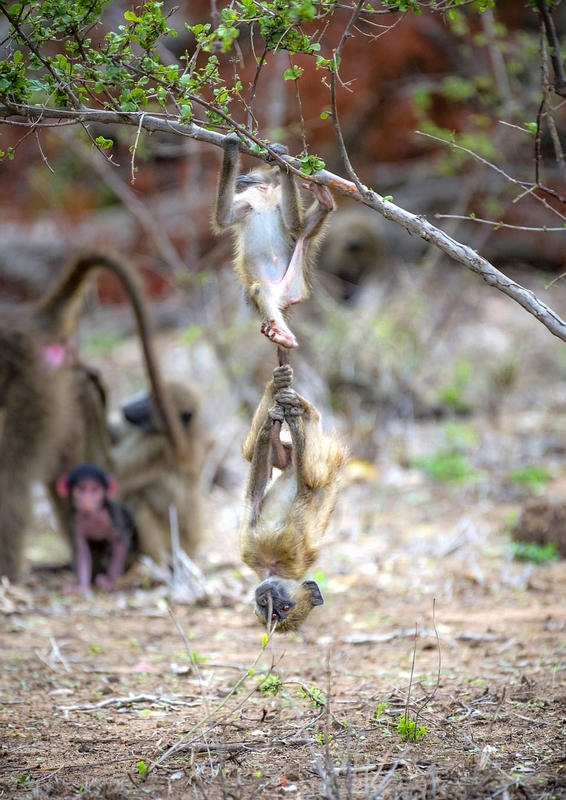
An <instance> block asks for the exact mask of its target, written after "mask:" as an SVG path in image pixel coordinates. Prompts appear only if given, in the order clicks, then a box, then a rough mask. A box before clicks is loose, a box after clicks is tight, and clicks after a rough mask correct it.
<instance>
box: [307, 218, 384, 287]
mask: <svg viewBox="0 0 566 800" xmlns="http://www.w3.org/2000/svg"><path fill="white" fill-rule="evenodd" d="M380 222H381V220H380V218H379V215H378V214H377V212H371V211H369V210H366V209H358V208H354V209H349V210H339V211H337V212H336V214H334V216H333V217H332V225H331V226H330V227H329V229H328V233H327V235H326V236H325V238H324V241H323V243H322V246H321V248H320V250H319V252H318V254H317V258H316V263H317V268H318V272H319V273H326V274H327V275H330V276H332V278H334V279H335V281H333V282H335V283H336V291H333V288H334V287H333V286H332V285H330V286H329V289H330V291H331V292H332V293H333V294H338V295H339V297H340V298H341V299H343V300H349V299H350V298H351V297H353V295H354V294H355V293H356V292H357V290H358V288H359V287H360V285H361V284H362V283H363V282H364V280H366V279H367V278H369V277H371V276H376V275H380V271H383V276H384V275H385V265H384V249H385V248H384V241H383V234H382V232H381V227H380ZM323 282H324V283H326V282H325V281H324V279H323ZM328 283H329V284H330V281H328Z"/></svg>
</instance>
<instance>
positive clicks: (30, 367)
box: [0, 253, 188, 580]
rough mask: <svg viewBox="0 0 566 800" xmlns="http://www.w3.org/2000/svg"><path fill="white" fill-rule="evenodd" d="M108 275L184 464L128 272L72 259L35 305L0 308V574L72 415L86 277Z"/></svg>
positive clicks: (13, 559) (6, 571) (106, 259)
mask: <svg viewBox="0 0 566 800" xmlns="http://www.w3.org/2000/svg"><path fill="white" fill-rule="evenodd" d="M99 267H105V268H106V269H108V270H110V271H111V272H112V273H113V274H114V275H115V276H116V277H117V278H118V279H119V280H120V282H121V284H122V285H123V286H124V288H125V290H126V293H127V295H128V297H129V300H130V302H131V304H132V307H133V310H134V314H135V317H136V321H137V325H138V330H139V333H140V338H141V342H142V348H143V352H144V357H145V363H146V368H147V372H148V376H149V380H150V383H151V386H152V396H153V399H154V402H155V405H156V408H157V409H158V412H159V414H160V416H161V418H162V420H163V425H164V427H165V429H166V431H167V434H168V436H170V439H171V441H172V442H173V443H174V444H173V446H174V448H175V452H176V453H177V454H178V456H179V458H180V460H182V461H183V462H184V463H187V461H188V456H187V453H186V449H185V445H184V439H183V437H182V432H181V429H180V423H179V420H178V418H177V417H176V415H175V414H174V413H172V410H171V403H170V400H169V397H168V395H167V393H166V391H165V390H164V389H163V381H162V379H161V375H160V371H159V367H158V364H157V360H156V357H155V354H154V352H153V343H152V333H151V328H150V324H149V317H148V313H147V310H146V308H145V303H144V300H143V292H142V290H141V289H140V288H139V286H138V282H137V280H136V276H135V271H134V269H133V268H132V267H129V266H128V265H127V264H125V263H124V262H123V261H122V259H121V258H118V257H116V256H113V255H109V254H101V253H88V254H85V255H82V256H80V257H79V258H77V259H76V261H75V262H74V263H73V264H72V265H71V266H70V267H69V269H68V270H67V271H66V272H64V273H63V275H62V277H61V278H60V280H59V281H58V282H57V284H56V285H55V286H54V288H53V289H52V290H51V291H49V292H48V293H47V294H46V295H45V296H44V297H43V298H42V299H40V300H39V302H38V303H36V304H34V305H32V306H30V307H27V308H21V307H18V308H11V307H8V308H3V309H2V313H1V315H0V445H1V447H0V452H1V458H0V575H7V576H8V577H9V578H10V580H16V579H17V578H18V576H19V573H20V570H21V563H22V552H23V534H24V532H25V530H26V527H27V525H28V522H29V517H30V512H31V486H32V484H33V482H34V481H36V480H41V481H43V482H48V483H53V481H54V478H55V476H57V475H58V474H60V472H61V471H62V470H61V467H62V464H61V453H62V451H63V450H64V448H65V446H66V445H67V444H68V441H69V435H70V432H71V431H72V427H73V425H72V420H73V419H74V418H75V417H76V416H77V415H79V414H80V413H81V412H80V409H79V407H78V404H77V394H76V373H75V369H76V359H75V356H74V353H73V348H72V346H71V345H70V343H69V337H70V336H71V334H72V333H73V331H74V330H75V328H76V325H77V321H78V313H79V307H80V300H81V297H82V294H83V291H84V289H85V287H86V285H87V283H88V278H89V276H90V274H91V273H92V272H93V271H94V270H95V269H97V268H99Z"/></svg>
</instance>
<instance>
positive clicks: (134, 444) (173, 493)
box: [113, 382, 207, 563]
mask: <svg viewBox="0 0 566 800" xmlns="http://www.w3.org/2000/svg"><path fill="white" fill-rule="evenodd" d="M166 388H167V391H168V393H169V396H170V397H171V401H172V405H173V407H174V409H175V412H176V414H177V416H178V418H179V419H182V418H183V416H185V418H187V416H190V421H189V422H188V424H187V425H186V427H183V436H184V439H185V447H186V451H187V454H188V464H187V466H185V467H182V466H181V465H180V464H179V461H178V459H177V457H176V455H175V453H174V451H173V449H172V447H171V444H170V442H169V440H168V439H167V436H166V435H165V433H164V432H163V430H162V429H160V428H159V426H158V425H156V426H155V428H154V429H153V430H151V431H149V432H145V431H143V430H141V429H140V428H139V427H134V426H133V425H131V424H127V425H125V426H123V428H122V432H121V437H120V439H119V441H118V444H117V446H116V447H115V448H114V450H113V457H114V462H115V474H116V477H117V479H118V495H119V498H120V500H121V501H122V502H123V503H125V505H127V506H128V507H129V508H130V509H131V510H132V511H133V512H134V514H135V517H136V521H137V524H138V543H139V549H140V552H141V553H143V554H144V555H148V556H150V557H151V558H152V559H153V560H154V561H156V562H157V563H159V562H160V561H161V560H162V558H163V556H164V555H165V554H168V553H170V552H171V526H170V520H169V507H170V506H174V507H175V508H176V510H177V519H178V525H179V539H180V545H181V548H182V549H183V550H184V551H185V552H186V553H187V555H189V556H191V557H193V556H194V555H195V553H196V551H197V549H198V546H199V544H200V542H201V539H202V487H201V473H202V468H203V465H204V459H205V455H206V449H207V445H206V440H205V437H204V433H203V430H202V422H201V398H200V395H199V393H198V392H197V391H196V389H195V388H193V387H192V386H188V385H186V384H182V383H174V382H168V383H167V384H166Z"/></svg>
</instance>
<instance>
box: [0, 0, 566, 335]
mask: <svg viewBox="0 0 566 800" xmlns="http://www.w3.org/2000/svg"><path fill="white" fill-rule="evenodd" d="M107 5H108V0H74V2H67V0H43V2H40V1H39V0H31V2H26V0H22V1H21V2H16V3H13V4H12V5H11V6H10V8H9V9H8V8H7V6H6V5H5V4H0V14H2V15H3V16H4V17H5V18H6V20H7V21H8V23H9V34H8V39H9V41H8V45H7V47H8V49H9V55H8V57H7V58H6V59H5V60H3V61H0V124H7V125H13V126H22V127H23V128H25V129H27V130H28V131H29V130H31V131H34V132H35V131H37V130H39V129H40V128H41V127H43V126H45V125H49V124H54V123H55V124H67V125H80V126H83V127H85V128H87V127H88V126H89V125H92V124H93V123H97V124H103V125H111V124H112V125H122V126H134V127H135V128H136V129H137V131H138V135H139V132H140V131H142V130H143V131H147V132H149V133H152V132H156V131H161V132H165V133H170V134H171V133H173V134H176V135H179V136H185V137H189V138H192V139H195V140H198V141H201V142H206V143H208V144H212V145H214V146H217V147H218V146H221V145H222V141H223V138H224V137H223V134H224V132H225V131H226V130H237V131H238V132H239V134H240V135H241V139H242V142H243V143H244V142H245V144H242V150H243V151H244V152H248V153H251V154H253V155H255V156H257V157H258V158H261V159H264V160H266V159H267V158H268V157H269V158H270V159H271V160H272V161H275V162H277V163H279V164H280V165H281V166H285V168H286V169H289V170H291V171H292V172H294V173H295V174H297V175H298V176H300V177H301V178H302V179H303V180H310V181H314V182H316V183H320V184H323V185H326V186H328V187H329V188H331V189H332V190H333V191H335V192H336V193H338V194H341V195H344V196H347V197H349V198H351V199H353V200H355V201H357V202H361V203H364V204H365V205H367V206H368V207H370V208H372V209H374V210H376V211H377V212H378V213H380V214H381V215H382V216H383V217H384V218H386V219H388V220H391V221H393V222H395V223H397V224H399V225H401V226H402V227H404V228H405V229H406V230H407V231H408V232H409V233H411V234H413V235H416V236H419V237H420V238H422V239H423V240H424V241H426V242H429V243H430V244H432V245H434V246H435V247H437V248H438V249H439V250H441V251H443V252H444V253H446V254H447V255H448V256H450V257H451V258H452V259H454V260H455V261H457V262H459V263H461V264H463V265H464V266H466V267H467V268H468V269H470V270H472V271H473V272H475V273H476V274H477V275H479V276H480V277H481V278H482V279H483V280H485V281H486V282H487V283H488V284H489V285H491V286H494V287H495V288H497V289H498V290H499V291H501V292H503V293H505V294H507V295H508V296H509V297H511V298H513V299H514V300H515V301H516V302H517V303H519V304H520V305H521V306H522V307H523V308H524V309H525V310H527V311H528V312H529V313H530V314H533V315H534V316H535V317H536V318H537V319H539V320H540V321H541V322H542V323H543V324H544V325H545V326H546V327H547V328H548V329H549V330H550V331H551V332H552V333H553V334H554V335H555V336H558V337H559V338H561V339H563V340H564V341H566V323H565V322H564V321H563V320H562V319H561V318H560V317H559V316H558V315H557V314H556V313H555V312H554V311H552V309H550V308H549V307H548V306H546V305H545V304H544V303H543V302H542V301H541V300H539V299H538V298H537V297H535V296H534V295H533V294H532V293H531V292H530V291H528V290H526V289H525V288H524V287H522V286H521V285H520V284H518V283H516V282H515V281H512V280H511V279H509V278H507V277H506V276H505V275H503V274H502V273H501V272H499V270H497V269H496V268H495V267H494V266H493V265H492V264H490V263H489V262H488V261H487V260H486V259H484V258H482V257H481V256H480V255H478V254H477V253H476V252H475V251H474V250H472V249H471V248H470V247H467V246H466V245H463V244H461V243H459V242H458V241H456V240H455V239H453V238H452V237H450V236H449V235H448V234H446V233H445V232H443V231H442V230H440V229H438V228H436V227H435V226H434V225H433V224H431V223H430V222H429V221H428V220H426V219H425V218H423V217H421V216H417V215H415V214H412V213H410V212H407V211H405V210H404V209H403V208H401V207H399V206H397V205H395V204H394V203H393V202H391V201H390V200H389V199H388V198H386V197H383V196H382V195H380V194H378V193H377V192H376V191H374V190H373V189H372V188H370V187H368V186H366V185H365V184H364V183H363V182H362V181H361V180H360V179H359V178H358V176H357V174H356V172H355V171H354V168H353V166H352V164H351V162H350V158H349V155H348V153H347V151H346V146H345V142H344V138H343V136H342V130H341V126H340V120H339V115H338V102H337V96H336V95H337V87H338V85H339V82H340V85H342V86H344V84H343V83H342V82H341V79H340V63H341V58H342V53H343V51H344V49H345V46H346V44H347V41H348V39H349V38H350V36H351V35H352V32H353V31H354V30H355V29H357V28H356V26H357V25H358V22H359V21H361V20H362V19H365V20H366V21H368V20H370V19H371V18H372V17H374V15H375V14H377V13H383V12H387V13H389V14H402V13H406V12H409V11H412V12H414V13H419V12H420V10H421V7H426V6H428V5H429V4H428V3H424V2H423V3H418V2H416V0H400V1H399V2H396V3H393V2H389V1H386V0H382V2H381V3H380V4H379V7H378V4H377V3H362V2H361V0H352V2H348V3H343V4H340V3H336V2H335V0H318V2H314V0H290V1H289V0H272V1H271V2H260V0H237V2H236V0H232V2H231V3H230V4H229V5H228V6H226V7H225V8H223V9H222V10H221V11H220V13H217V14H215V16H214V23H215V27H213V26H212V24H210V23H206V24H198V25H193V26H189V25H187V28H188V29H189V31H190V33H191V34H192V36H193V37H194V41H195V47H194V51H193V53H192V55H189V54H188V53H185V54H184V55H183V56H181V57H180V59H179V61H178V63H169V61H170V60H168V63H164V62H163V61H162V59H161V56H160V52H161V51H160V50H159V47H158V43H159V42H160V40H161V39H162V38H163V37H164V36H166V35H168V36H175V35H176V32H175V31H174V29H172V28H171V27H169V25H168V23H167V18H166V17H165V16H164V14H163V10H162V3H161V2H157V1H156V0H146V2H144V3H143V4H142V5H141V6H140V7H139V8H137V9H136V10H135V11H133V10H130V11H126V12H125V14H124V24H123V25H119V26H118V29H117V30H116V31H109V32H107V33H106V34H104V35H103V37H102V38H101V39H100V36H99V34H98V32H97V29H96V28H95V25H96V24H97V23H98V22H99V21H100V17H101V14H102V11H103V10H104V8H105V7H106V6H107ZM480 5H482V7H483V8H488V7H491V6H493V2H491V0H483V3H480ZM435 6H437V7H439V6H441V10H442V11H443V12H444V13H449V14H451V13H452V12H454V10H455V9H457V8H458V7H461V6H462V3H461V2H460V1H459V0H453V2H452V0H446V2H443V3H441V4H438V3H436V4H435ZM345 9H347V10H348V12H349V16H348V20H347V22H346V24H345V27H344V29H343V33H342V35H341V37H340V39H339V42H338V44H337V46H336V47H335V48H334V49H332V48H329V51H328V52H327V53H323V52H322V49H323V45H322V31H323V30H324V29H325V28H324V26H325V25H326V24H327V22H328V20H329V19H330V17H332V15H334V14H335V13H336V12H338V11H340V12H343V11H344V10H345ZM539 11H540V12H541V15H542V10H541V9H539ZM374 18H375V17H374ZM545 23H547V20H545ZM370 24H371V23H370ZM243 32H246V33H247V34H248V35H249V36H250V37H251V38H252V40H253V41H254V42H255V38H254V37H256V38H257V37H259V40H260V41H259V42H258V43H257V44H258V46H257V47H256V44H255V43H254V44H253V52H259V53H260V54H261V55H260V57H259V59H256V62H257V67H256V71H255V77H254V79H253V84H252V87H251V94H250V95H249V96H248V97H247V98H246V97H245V96H244V90H243V86H242V82H241V80H240V77H239V75H238V73H237V71H235V70H234V71H233V75H232V79H231V82H230V83H228V82H227V81H226V80H225V79H224V78H223V75H222V70H221V65H220V62H219V59H218V54H221V53H227V52H229V51H230V50H232V49H233V47H234V46H235V43H236V41H237V40H238V39H239V38H240V37H241V36H242V33H243ZM95 33H96V35H97V36H98V37H99V38H98V39H95V38H94V36H95ZM5 46H6V42H5ZM10 48H11V49H10ZM280 50H284V51H286V52H288V53H289V54H291V55H295V54H300V55H301V56H304V57H306V58H307V59H311V60H312V65H313V67H314V69H315V70H317V69H318V70H322V84H323V85H324V86H326V87H328V88H329V91H330V98H331V107H332V111H331V114H332V119H333V123H334V130H335V135H336V140H337V142H338V146H339V149H340V152H341V155H342V160H343V163H344V165H345V169H346V172H347V174H348V177H349V179H346V178H343V177H340V176H339V175H336V174H334V173H331V172H329V171H326V170H325V169H323V167H324V164H323V162H321V161H320V159H318V158H317V157H316V156H308V155H306V153H303V155H302V156H299V157H298V158H292V157H288V156H278V155H277V154H276V153H274V151H273V150H271V149H270V147H269V144H268V143H266V142H265V141H264V139H263V138H262V137H261V135H260V133H259V127H255V126H256V125H259V123H258V121H257V119H256V113H255V109H254V102H253V101H254V97H255V92H256V89H257V85H258V82H259V80H260V75H261V72H262V69H263V67H264V65H265V63H266V60H267V55H268V54H269V53H271V52H275V51H280ZM301 70H302V68H297V67H294V68H292V70H291V73H292V74H290V75H288V76H287V77H288V78H292V79H293V80H295V81H297V82H298V81H299V80H300V78H301V75H302V71H301ZM282 78H283V76H282ZM234 103H236V105H235V106H233V107H232V104H234ZM197 107H198V108H200V109H202V111H203V114H202V116H200V117H198V116H197V112H196V111H195V108H197ZM242 115H243V119H245V121H246V122H245V123H242V122H240V121H239V119H240V116H242ZM50 121H51V122H50ZM539 128H540V125H539V124H538V123H537V129H539ZM105 141H106V140H105ZM105 141H102V142H101V146H105ZM451 146H452V147H453V148H457V147H458V145H456V144H455V143H454V142H452V143H451ZM463 149H465V148H463ZM468 152H471V151H468ZM471 154H472V155H473V156H474V157H476V158H480V160H482V159H481V157H479V156H476V154H475V153H471ZM483 161H484V162H485V164H487V165H488V166H489V167H490V168H494V169H498V168H497V167H495V166H494V165H493V164H491V163H490V162H488V161H487V160H485V159H484V160H483ZM507 177H509V176H507ZM515 183H516V184H517V185H518V186H520V187H521V188H522V189H523V190H524V191H525V192H532V189H533V187H536V189H537V190H538V191H540V192H543V193H547V194H548V195H550V196H552V197H554V198H555V199H557V198H558V197H559V195H558V194H557V193H556V192H555V190H552V189H549V188H547V187H544V186H542V185H540V184H539V182H538V180H537V182H536V183H535V184H530V185H529V184H526V183H525V182H522V181H515ZM553 192H554V194H553ZM533 196H535V197H536V198H537V199H538V200H539V201H541V202H542V201H543V199H542V198H540V196H539V195H538V194H536V193H533ZM560 200H562V198H561V197H560Z"/></svg>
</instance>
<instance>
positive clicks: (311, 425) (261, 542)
mask: <svg viewBox="0 0 566 800" xmlns="http://www.w3.org/2000/svg"><path fill="white" fill-rule="evenodd" d="M292 379H293V370H292V369H291V367H290V366H289V365H283V366H279V367H277V368H276V369H275V370H274V372H273V380H272V381H270V382H269V383H268V384H267V386H266V389H265V392H264V395H263V398H262V400H261V402H260V404H259V406H258V408H257V410H256V412H255V414H254V417H253V420H252V425H251V429H250V432H249V434H248V436H247V438H246V440H245V442H244V445H243V448H242V450H243V454H244V457H245V458H246V459H247V460H248V461H251V467H250V473H249V478H248V483H247V488H246V494H245V503H244V511H243V514H242V523H241V527H240V550H241V555H242V560H243V561H244V562H245V563H246V564H247V565H248V566H249V567H251V569H253V570H254V572H255V573H256V574H257V576H258V577H259V579H260V580H261V581H262V583H260V585H259V586H258V587H257V589H256V591H255V600H256V609H255V610H256V615H257V616H258V618H259V619H260V620H261V621H262V622H263V623H264V624H265V623H266V622H267V623H268V625H269V626H271V625H273V624H276V630H277V631H279V632H281V633H286V632H288V631H296V630H297V629H298V628H299V627H300V626H301V624H302V623H303V622H304V620H305V619H306V617H307V616H308V614H309V613H310V611H311V609H312V608H313V607H314V606H316V605H322V603H323V598H322V594H321V592H320V589H319V587H318V585H317V584H316V582H315V581H310V580H307V581H305V580H304V576H305V574H306V572H307V571H308V569H309V568H310V567H311V566H312V565H313V563H314V562H315V560H316V558H317V556H318V551H319V548H320V544H321V540H322V538H323V536H324V533H325V531H326V528H327V526H328V520H329V518H330V514H331V513H332V510H333V508H334V505H335V503H336V498H337V495H338V490H339V477H340V472H341V470H342V467H343V465H344V463H345V461H346V457H347V453H346V449H345V448H344V447H343V446H342V444H341V443H340V442H339V441H338V440H337V439H334V438H331V437H329V436H325V435H324V434H323V433H322V428H321V422H320V414H319V412H318V411H317V410H316V409H315V408H314V406H313V405H311V403H309V402H308V401H307V400H305V398H304V397H301V395H299V394H297V392H295V390H294V389H292V388H291V383H292ZM283 421H285V422H286V423H287V425H288V426H289V431H290V434H291V444H290V445H288V444H285V443H282V442H281V441H280V439H279V428H280V424H281V423H282V422H283ZM274 429H275V431H276V434H275V436H274ZM272 467H277V468H278V469H280V470H281V474H280V475H279V476H278V477H277V478H276V479H275V481H274V482H273V483H272V484H271V485H270V486H269V487H268V486H267V484H268V481H269V479H270V477H271V471H272Z"/></svg>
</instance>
